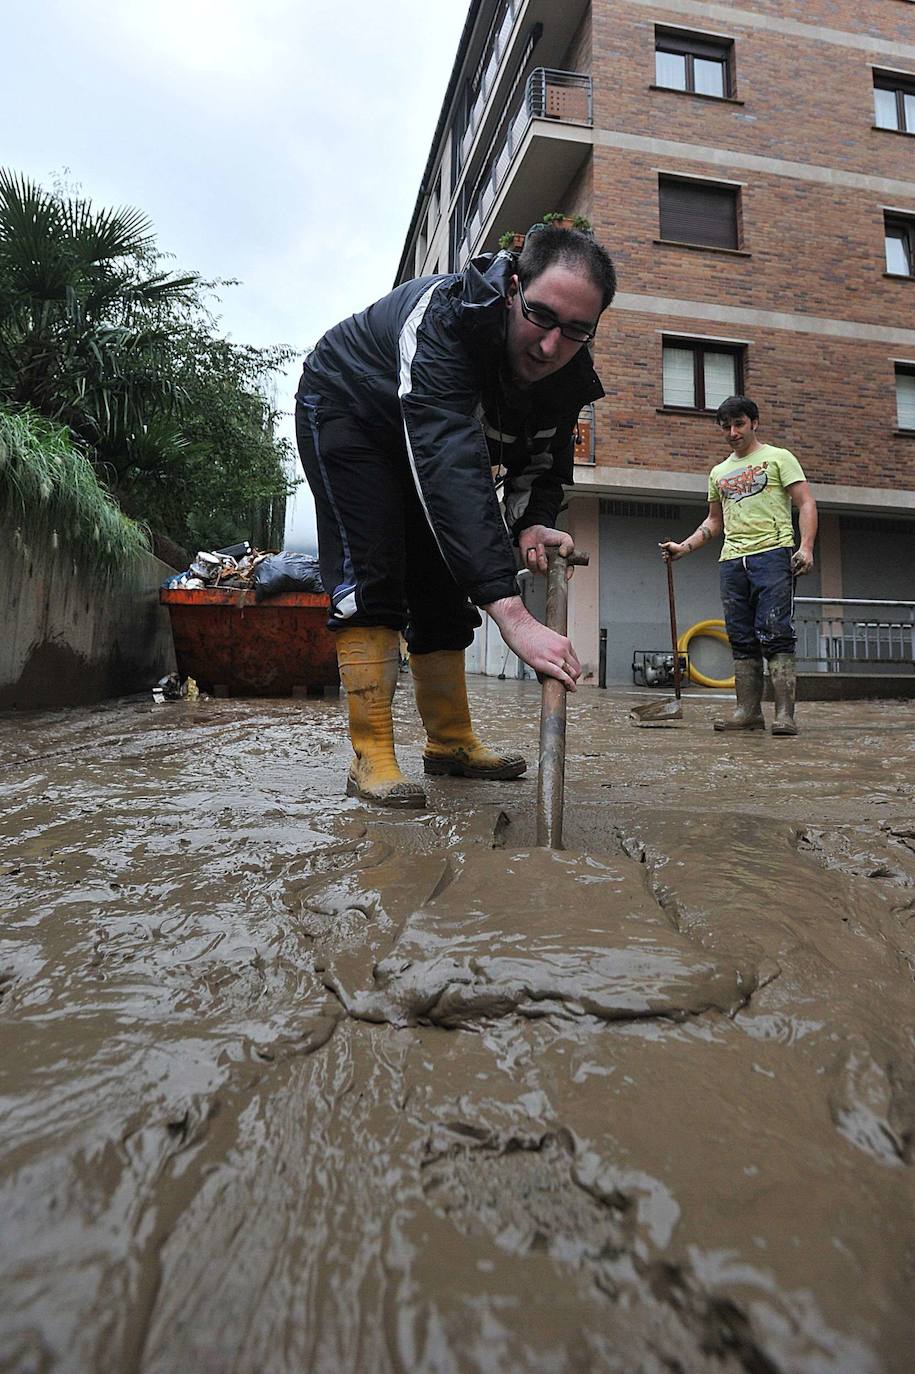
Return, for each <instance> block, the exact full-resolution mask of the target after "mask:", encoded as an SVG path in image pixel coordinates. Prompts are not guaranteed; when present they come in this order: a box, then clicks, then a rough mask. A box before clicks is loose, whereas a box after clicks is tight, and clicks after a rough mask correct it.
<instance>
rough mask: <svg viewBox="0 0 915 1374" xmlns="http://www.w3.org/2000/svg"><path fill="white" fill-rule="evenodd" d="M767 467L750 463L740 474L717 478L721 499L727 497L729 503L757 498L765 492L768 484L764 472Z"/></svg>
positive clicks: (766, 475) (766, 465)
mask: <svg viewBox="0 0 915 1374" xmlns="http://www.w3.org/2000/svg"><path fill="white" fill-rule="evenodd" d="M768 466H769V464H768V463H759V464H754V463H750V464H748V466H747V467H745V468H741V470H740V472H733V473H730V474H729V475H728V476H727V477H719V478H718V490H719V491H720V492H721V497H722V499H724V498H725V497H727V499H728V500H729V501H743V500H744V498H745V497H747V496H758V495H759V493H760V492H761V491H765V489H766V487H767V486H768V484H769V476H768V473H767V472H766V468H767V467H768Z"/></svg>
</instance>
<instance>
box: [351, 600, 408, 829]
mask: <svg viewBox="0 0 915 1374" xmlns="http://www.w3.org/2000/svg"><path fill="white" fill-rule="evenodd" d="M334 638H335V640H336V645H337V663H338V664H339V665H340V681H341V683H342V684H343V686H344V687H345V688H346V705H347V709H348V711H349V737H350V739H351V741H352V745H353V749H354V750H355V754H356V757H355V758H354V759H353V762H352V763H351V764H350V770H349V776H348V778H347V780H346V791H347V795H348V796H350V797H361V798H362V800H363V801H370V802H375V803H376V804H377V805H378V806H425V804H426V794H425V792H424V791H423V789H422V788H421V787H419V786H418V785H417V784H416V783H415V782H409V781H408V780H407V779H406V778H405V777H404V775H403V773H401V771H400V769H399V767H398V766H397V759H396V757H395V754H394V724H393V721H392V720H391V702H392V701H393V700H394V688H395V687H396V686H397V672H398V669H399V667H400V642H399V637H398V634H397V631H396V630H389V629H387V628H386V627H384V626H380V627H372V628H366V627H364V626H360V625H356V626H353V627H352V628H351V629H348V630H337V632H336V634H335V636H334Z"/></svg>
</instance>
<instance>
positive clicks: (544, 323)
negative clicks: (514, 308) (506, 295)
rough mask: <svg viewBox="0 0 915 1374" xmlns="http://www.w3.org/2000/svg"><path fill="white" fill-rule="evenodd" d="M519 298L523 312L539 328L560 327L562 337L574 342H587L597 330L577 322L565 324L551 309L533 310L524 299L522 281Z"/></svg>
mask: <svg viewBox="0 0 915 1374" xmlns="http://www.w3.org/2000/svg"><path fill="white" fill-rule="evenodd" d="M518 298H519V300H520V301H521V314H522V315H523V316H524V318H525V319H526V320H528V321H529V322H530V323H531V324H533V325H536V326H537V328H538V329H558V330H559V332H560V334H561V335H562V337H563V338H564V339H571V341H572V343H580V344H586V343H590V342H591V340H592V339H593V338H594V335H595V332H596V331H595V330H593V329H583V328H582V327H581V326H580V325H577V324H563V323H562V321H561V320H557V318H556V316H555V315H551V314H550V312H549V310H541V309H539V307H537V306H535V307H534V309H533V310H532V309H531V308H530V306H529V305H528V303H527V301H526V300H525V299H524V292H523V291H522V289H521V283H520V281H519V282H518Z"/></svg>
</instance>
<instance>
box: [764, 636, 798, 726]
mask: <svg viewBox="0 0 915 1374" xmlns="http://www.w3.org/2000/svg"><path fill="white" fill-rule="evenodd" d="M769 676H770V678H771V679H772V694H773V696H774V697H775V719H774V721H773V722H772V733H773V735H796V734H797V726H796V725H795V723H794V698H795V695H796V693H797V674H796V672H795V667H794V654H773V655H772V657H771V658H770V659H769Z"/></svg>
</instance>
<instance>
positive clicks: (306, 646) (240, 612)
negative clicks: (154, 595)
mask: <svg viewBox="0 0 915 1374" xmlns="http://www.w3.org/2000/svg"><path fill="white" fill-rule="evenodd" d="M159 600H160V602H161V603H162V605H163V606H167V607H168V613H169V618H170V620H171V625H172V638H173V639H174V641H175V659H176V660H177V667H178V672H179V674H180V676H181V677H182V678H185V677H192V678H194V680H195V681H196V683H197V685H198V687H199V688H200V690H201V691H203V692H210V693H212V694H213V695H214V696H230V697H282V696H298V695H301V694H302V693H305V692H317V691H320V690H322V689H323V688H324V687H333V686H337V685H338V684H339V682H340V675H339V673H338V671H337V654H336V650H335V648H334V637H333V635H332V633H331V632H330V630H328V628H327V613H328V607H329V605H330V602H329V599H328V597H326V596H323V595H317V594H314V593H311V592H280V593H279V594H278V595H276V596H271V597H269V598H267V599H266V600H264V601H261V602H260V603H259V604H258V602H257V601H255V599H254V593H253V592H252V591H246V590H243V589H238V588H234V587H223V588H215V587H197V588H193V587H162V588H161V589H160V591H159Z"/></svg>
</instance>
